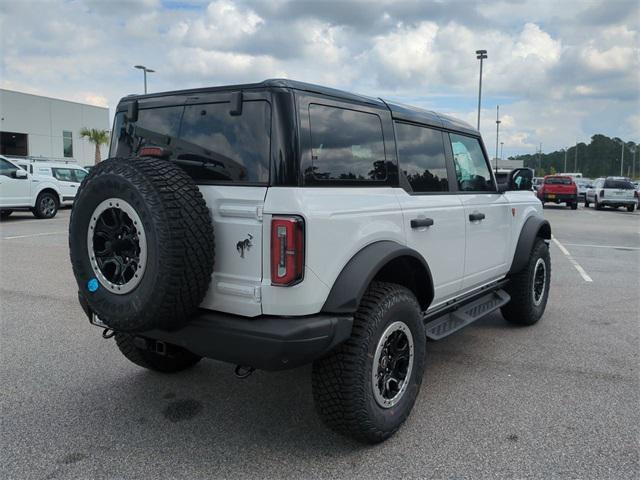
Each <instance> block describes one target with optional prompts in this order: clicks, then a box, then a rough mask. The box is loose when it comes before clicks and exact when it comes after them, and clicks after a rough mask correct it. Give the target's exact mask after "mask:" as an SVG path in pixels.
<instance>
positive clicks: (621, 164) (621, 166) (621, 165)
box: [620, 140, 624, 177]
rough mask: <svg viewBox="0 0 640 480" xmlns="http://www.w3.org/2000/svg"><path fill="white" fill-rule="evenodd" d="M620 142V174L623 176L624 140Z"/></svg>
mask: <svg viewBox="0 0 640 480" xmlns="http://www.w3.org/2000/svg"><path fill="white" fill-rule="evenodd" d="M620 143H622V155H621V156H620V176H621V177H623V176H624V173H623V167H624V140H621V141H620Z"/></svg>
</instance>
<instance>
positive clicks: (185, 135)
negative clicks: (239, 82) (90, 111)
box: [110, 101, 271, 183]
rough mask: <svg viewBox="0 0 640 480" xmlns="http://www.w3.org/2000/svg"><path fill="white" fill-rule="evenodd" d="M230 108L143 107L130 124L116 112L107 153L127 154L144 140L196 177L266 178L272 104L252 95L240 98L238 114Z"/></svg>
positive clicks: (226, 179)
mask: <svg viewBox="0 0 640 480" xmlns="http://www.w3.org/2000/svg"><path fill="white" fill-rule="evenodd" d="M229 110H230V105H229V103H213V104H206V105H190V106H187V107H182V106H174V107H162V108H153V109H141V110H140V111H139V113H138V121H137V122H135V123H134V124H128V123H127V122H125V121H124V113H122V112H120V113H118V115H116V118H115V121H114V128H113V130H114V133H115V135H114V142H115V143H113V144H112V146H111V152H110V155H112V156H121V157H128V156H131V155H135V154H136V152H138V151H139V150H140V148H141V147H143V146H149V145H155V146H162V147H166V148H167V149H168V150H169V151H170V152H171V156H170V158H171V160H173V161H175V162H176V163H178V164H179V165H180V166H181V167H182V168H183V169H184V170H185V171H186V172H187V173H188V174H189V175H191V177H192V178H193V179H194V180H196V181H212V182H234V183H238V182H240V183H267V182H268V181H269V158H270V148H271V144H270V139H271V107H270V106H269V104H268V103H267V102H265V101H251V102H244V103H243V106H242V114H241V115H230V114H229ZM116 136H117V140H115V137H116Z"/></svg>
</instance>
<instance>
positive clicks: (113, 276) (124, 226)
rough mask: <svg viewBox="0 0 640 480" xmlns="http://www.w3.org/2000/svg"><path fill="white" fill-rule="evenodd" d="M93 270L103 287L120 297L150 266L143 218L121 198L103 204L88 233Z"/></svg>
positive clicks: (110, 199)
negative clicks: (148, 264)
mask: <svg viewBox="0 0 640 480" xmlns="http://www.w3.org/2000/svg"><path fill="white" fill-rule="evenodd" d="M87 251H88V252H89V260H90V261H91V268H92V269H93V272H94V273H95V275H96V277H97V279H98V281H99V282H100V284H101V285H102V286H103V287H105V288H106V289H107V290H109V291H110V292H113V293H115V294H118V295H123V294H125V293H129V292H131V291H132V290H133V289H134V288H136V286H137V285H138V284H139V283H140V281H141V280H142V277H143V275H144V272H145V269H146V264H147V238H146V235H145V231H144V226H143V224H142V220H140V216H139V215H138V213H137V212H136V211H135V209H134V208H133V207H132V206H131V204H129V203H128V202H126V201H125V200H122V199H121V198H109V199H107V200H105V201H104V202H102V203H100V205H98V206H97V207H96V209H95V210H94V211H93V214H92V215H91V221H90V222H89V231H88V232H87Z"/></svg>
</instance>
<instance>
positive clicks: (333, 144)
mask: <svg viewBox="0 0 640 480" xmlns="http://www.w3.org/2000/svg"><path fill="white" fill-rule="evenodd" d="M309 123H310V127H311V167H309V168H307V169H306V171H305V172H304V175H305V180H307V181H313V180H320V181H323V180H334V181H336V180H337V181H352V182H353V181H369V182H371V181H380V182H382V181H384V180H386V179H387V174H388V171H387V170H388V169H387V162H386V160H385V151H384V139H383V136H382V122H381V121H380V117H378V116H377V115H375V114H373V113H367V112H360V111H355V110H348V109H345V108H337V107H328V106H325V105H316V104H312V105H310V106H309Z"/></svg>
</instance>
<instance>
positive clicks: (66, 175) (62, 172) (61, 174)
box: [51, 168, 75, 182]
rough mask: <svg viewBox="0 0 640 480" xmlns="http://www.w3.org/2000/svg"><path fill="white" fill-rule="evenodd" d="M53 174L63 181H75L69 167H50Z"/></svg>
mask: <svg viewBox="0 0 640 480" xmlns="http://www.w3.org/2000/svg"><path fill="white" fill-rule="evenodd" d="M51 170H52V171H53V176H54V178H56V179H57V180H61V181H63V182H75V178H74V176H73V172H72V171H71V169H70V168H52V169H51Z"/></svg>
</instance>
